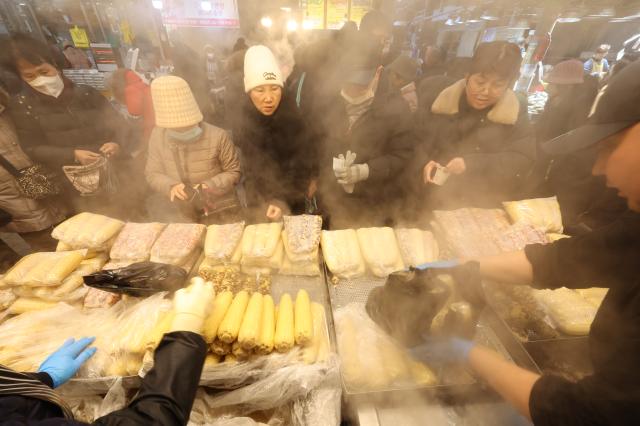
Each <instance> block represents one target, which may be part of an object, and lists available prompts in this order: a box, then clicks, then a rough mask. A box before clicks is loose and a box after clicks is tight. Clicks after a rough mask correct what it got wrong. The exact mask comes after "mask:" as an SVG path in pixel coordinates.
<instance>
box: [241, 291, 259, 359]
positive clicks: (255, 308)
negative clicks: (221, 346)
mask: <svg viewBox="0 0 640 426" xmlns="http://www.w3.org/2000/svg"><path fill="white" fill-rule="evenodd" d="M261 320H262V294H260V293H258V292H256V293H253V294H252V295H251V299H250V300H249V304H248V305H247V310H246V311H245V313H244V318H243V319H242V325H241V326H240V332H239V333H238V343H239V344H240V346H242V348H243V349H246V350H251V349H253V348H254V347H255V346H256V345H257V344H258V338H259V337H260V324H261Z"/></svg>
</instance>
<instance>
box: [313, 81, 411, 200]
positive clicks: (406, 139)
mask: <svg viewBox="0 0 640 426" xmlns="http://www.w3.org/2000/svg"><path fill="white" fill-rule="evenodd" d="M324 126H325V128H326V129H327V130H328V134H327V138H326V140H325V144H324V147H323V155H322V158H323V162H322V167H323V170H324V174H323V182H322V184H323V186H324V188H325V189H324V190H325V191H327V192H329V193H331V194H333V195H338V194H339V195H340V197H347V198H354V199H358V200H359V201H360V202H363V203H365V204H366V205H371V204H380V203H385V202H390V201H395V200H398V199H399V198H400V197H401V196H402V195H403V191H402V188H401V187H400V183H401V182H400V179H399V175H400V174H401V172H402V171H403V170H404V169H405V168H406V167H407V165H408V164H409V163H410V159H411V156H412V154H413V148H414V144H415V139H414V134H413V132H412V121H411V112H410V110H409V105H408V104H407V102H406V101H405V100H404V99H403V98H402V96H400V93H399V92H398V91H397V90H391V88H390V87H389V84H388V83H387V82H386V81H383V80H381V81H380V83H379V84H378V90H377V91H376V94H375V97H374V99H373V103H372V104H371V107H370V108H369V109H368V110H367V111H366V112H365V113H364V115H362V116H361V117H360V118H358V119H357V120H356V121H355V122H354V123H353V124H352V125H351V127H349V117H348V115H347V112H346V106H345V101H344V100H343V99H342V98H339V99H336V100H335V102H334V108H333V110H332V111H330V113H329V114H328V115H327V117H326V118H325V120H324ZM347 151H351V152H352V153H355V154H356V160H355V163H354V164H365V163H366V164H367V165H368V166H369V177H368V179H367V180H365V181H363V182H359V183H357V184H356V186H355V190H354V192H353V194H347V193H345V191H344V190H343V188H342V186H341V185H340V184H338V182H337V180H336V178H335V176H334V173H333V169H332V164H333V160H332V159H333V158H334V157H338V156H339V155H340V154H342V155H345V154H346V153H347Z"/></svg>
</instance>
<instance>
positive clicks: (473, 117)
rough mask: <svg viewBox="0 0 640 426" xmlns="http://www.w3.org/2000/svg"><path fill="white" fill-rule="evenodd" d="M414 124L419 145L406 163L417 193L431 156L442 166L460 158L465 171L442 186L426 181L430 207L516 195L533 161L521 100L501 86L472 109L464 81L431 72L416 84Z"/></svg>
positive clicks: (484, 203)
mask: <svg viewBox="0 0 640 426" xmlns="http://www.w3.org/2000/svg"><path fill="white" fill-rule="evenodd" d="M418 102H419V104H418V111H417V112H416V120H417V123H416V129H417V132H418V137H419V139H420V142H421V143H420V147H419V149H418V150H417V153H416V160H417V161H416V163H414V167H413V168H412V176H411V179H412V180H413V185H414V188H416V190H418V191H419V192H421V191H424V190H425V186H424V185H423V184H422V169H423V168H424V166H425V165H426V164H427V163H428V162H429V161H430V160H435V161H437V162H438V163H440V164H442V165H443V166H446V165H447V163H448V162H449V161H450V160H451V159H453V158H455V157H462V158H463V159H464V160H465V164H466V168H467V169H466V171H465V173H464V174H462V175H458V176H451V177H450V178H449V180H448V181H447V182H446V183H445V184H444V185H443V186H442V187H435V186H434V185H429V186H428V187H426V188H428V190H430V191H431V192H432V201H433V203H434V205H432V207H435V208H448V207H451V208H457V207H492V206H494V205H496V204H498V203H499V202H500V201H507V200H509V199H512V198H514V197H517V195H518V192H519V190H520V189H521V188H522V186H523V185H524V182H525V180H526V179H527V177H528V175H529V174H530V173H531V171H532V168H533V164H534V161H535V139H534V137H533V132H532V131H531V128H530V125H529V120H528V116H527V108H526V105H524V104H523V102H521V101H520V100H519V99H518V98H517V96H516V95H515V94H514V93H513V92H511V91H507V92H506V94H505V95H504V96H503V97H502V99H501V100H500V101H499V102H498V103H497V104H496V105H495V106H493V107H492V108H491V109H489V110H485V111H477V110H475V109H473V108H472V107H470V106H469V105H468V103H467V101H466V97H465V82H464V80H459V81H457V82H456V81H455V80H453V79H450V78H448V77H433V78H430V79H427V80H424V81H423V82H422V83H421V85H420V87H419V89H418Z"/></svg>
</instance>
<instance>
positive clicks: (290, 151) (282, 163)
mask: <svg viewBox="0 0 640 426" xmlns="http://www.w3.org/2000/svg"><path fill="white" fill-rule="evenodd" d="M242 102H243V107H242V115H241V117H240V119H239V120H237V122H236V123H235V127H234V129H233V140H234V142H235V143H236V145H238V147H239V148H240V150H241V151H242V170H243V173H244V178H245V181H244V186H245V190H246V192H247V198H248V204H249V205H250V206H254V207H261V205H262V204H265V203H274V202H275V203H276V204H278V202H280V203H285V204H286V205H287V206H288V207H291V206H292V205H293V204H296V203H297V202H300V201H301V200H303V199H304V194H305V190H306V189H307V187H308V185H309V181H310V180H311V179H312V178H313V177H314V175H315V174H316V173H315V168H316V165H315V164H316V163H315V162H316V161H317V153H316V148H317V143H315V142H314V137H313V136H312V134H311V132H310V131H309V129H308V127H307V125H306V123H305V121H304V120H303V119H302V117H301V115H300V113H299V111H298V110H297V109H296V108H295V107H294V106H293V105H292V104H291V103H290V102H289V99H287V97H286V96H283V98H282V100H281V102H280V105H279V107H278V109H277V110H276V111H275V113H273V114H272V115H271V116H265V115H263V114H262V113H260V112H259V111H258V110H257V109H256V107H255V106H254V105H253V103H252V102H251V99H250V98H249V96H248V95H245V97H244V100H243V101H242ZM281 207H283V206H281Z"/></svg>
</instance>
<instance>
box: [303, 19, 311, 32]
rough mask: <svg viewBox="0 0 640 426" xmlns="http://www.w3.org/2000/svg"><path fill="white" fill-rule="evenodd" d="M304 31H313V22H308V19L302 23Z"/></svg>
mask: <svg viewBox="0 0 640 426" xmlns="http://www.w3.org/2000/svg"><path fill="white" fill-rule="evenodd" d="M302 29H303V30H311V29H313V22H311V21H307V20H306V19H305V20H304V21H302Z"/></svg>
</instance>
